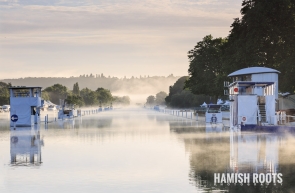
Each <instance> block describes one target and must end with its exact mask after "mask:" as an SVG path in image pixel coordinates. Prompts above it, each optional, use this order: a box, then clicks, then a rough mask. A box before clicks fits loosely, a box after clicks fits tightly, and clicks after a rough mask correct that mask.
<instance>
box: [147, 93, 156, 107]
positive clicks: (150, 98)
mask: <svg viewBox="0 0 295 193" xmlns="http://www.w3.org/2000/svg"><path fill="white" fill-rule="evenodd" d="M155 100H156V98H155V96H153V95H150V96H148V97H147V99H146V104H147V105H154V104H155Z"/></svg>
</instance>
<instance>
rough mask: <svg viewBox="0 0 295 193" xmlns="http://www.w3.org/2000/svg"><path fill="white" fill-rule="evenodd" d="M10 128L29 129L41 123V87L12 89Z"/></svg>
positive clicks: (10, 90)
mask: <svg viewBox="0 0 295 193" xmlns="http://www.w3.org/2000/svg"><path fill="white" fill-rule="evenodd" d="M9 93H10V116H11V121H10V126H16V127H29V126H31V125H34V124H37V123H39V122H40V108H41V87H25V86H21V87H10V88H9Z"/></svg>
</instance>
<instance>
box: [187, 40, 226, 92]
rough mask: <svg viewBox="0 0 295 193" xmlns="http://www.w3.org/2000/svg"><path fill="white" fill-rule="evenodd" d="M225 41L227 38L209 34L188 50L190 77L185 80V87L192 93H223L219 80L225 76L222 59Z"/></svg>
mask: <svg viewBox="0 0 295 193" xmlns="http://www.w3.org/2000/svg"><path fill="white" fill-rule="evenodd" d="M225 43H226V39H223V38H216V39H213V37H212V36H211V35H208V36H205V37H204V38H203V40H202V41H200V42H198V43H197V45H196V46H195V47H194V49H193V50H190V51H189V52H188V58H189V61H190V64H189V69H188V73H189V78H188V80H187V81H186V82H185V87H186V88H188V89H189V90H190V91H191V92H192V93H194V94H205V95H210V96H216V97H217V96H220V95H223V88H222V84H221V85H220V82H219V81H217V80H218V79H219V77H223V74H222V72H221V69H222V60H221V59H222V46H223V45H224V44H225Z"/></svg>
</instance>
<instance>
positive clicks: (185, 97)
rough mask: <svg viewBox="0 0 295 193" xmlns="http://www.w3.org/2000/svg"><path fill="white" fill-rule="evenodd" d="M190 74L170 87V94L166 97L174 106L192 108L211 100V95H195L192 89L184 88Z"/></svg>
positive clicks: (169, 103) (168, 103)
mask: <svg viewBox="0 0 295 193" xmlns="http://www.w3.org/2000/svg"><path fill="white" fill-rule="evenodd" d="M187 80H188V76H183V77H181V78H179V79H178V80H177V81H176V82H175V83H174V85H173V86H170V88H169V91H170V92H169V95H168V96H167V97H166V98H165V100H166V103H167V105H168V106H170V107H174V108H191V107H197V106H199V105H201V104H202V103H203V102H204V101H205V102H211V101H210V99H211V97H209V96H206V95H202V94H200V95H195V94H193V93H192V92H191V91H190V90H188V89H184V86H185V83H186V81H187Z"/></svg>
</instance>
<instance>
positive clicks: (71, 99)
mask: <svg viewBox="0 0 295 193" xmlns="http://www.w3.org/2000/svg"><path fill="white" fill-rule="evenodd" d="M65 101H66V102H67V103H68V104H73V105H77V106H80V107H81V106H83V105H84V102H83V98H82V97H81V96H78V95H76V94H72V95H68V96H67V98H66V100H65Z"/></svg>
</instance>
